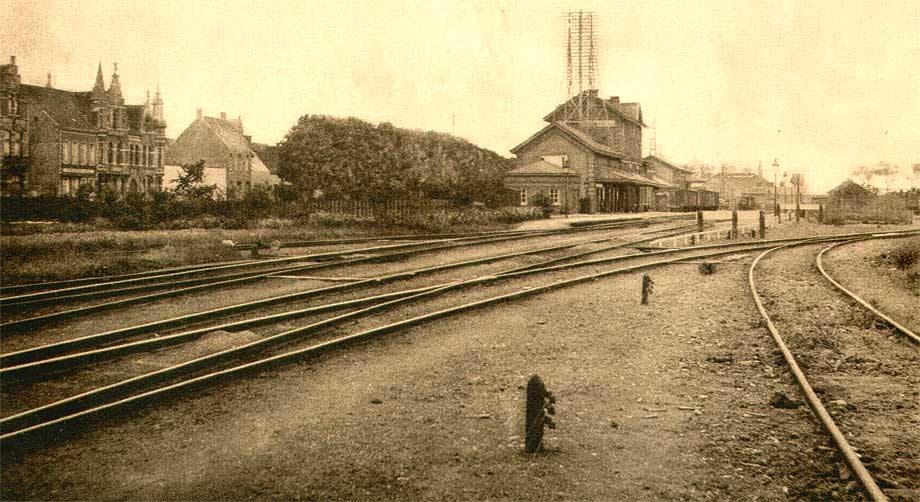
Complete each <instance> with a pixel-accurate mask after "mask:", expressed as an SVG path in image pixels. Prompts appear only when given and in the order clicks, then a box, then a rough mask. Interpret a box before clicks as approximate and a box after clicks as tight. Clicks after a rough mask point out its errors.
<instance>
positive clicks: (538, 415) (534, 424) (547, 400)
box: [524, 375, 556, 453]
mask: <svg viewBox="0 0 920 502" xmlns="http://www.w3.org/2000/svg"><path fill="white" fill-rule="evenodd" d="M555 403H556V397H555V396H553V393H552V392H550V391H548V390H546V386H545V385H543V380H542V379H540V376H539V375H534V376H532V377H530V380H529V381H528V382H527V401H526V406H527V408H526V409H525V416H524V448H525V449H526V450H527V453H537V452H539V451H542V450H543V426H544V425H545V426H548V427H549V428H550V429H555V428H556V423H555V422H553V419H552V418H550V417H549V415H555V414H556V409H555V406H554V404H555Z"/></svg>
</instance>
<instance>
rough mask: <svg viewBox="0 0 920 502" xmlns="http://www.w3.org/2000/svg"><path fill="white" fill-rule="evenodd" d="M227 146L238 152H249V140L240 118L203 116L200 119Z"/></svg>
mask: <svg viewBox="0 0 920 502" xmlns="http://www.w3.org/2000/svg"><path fill="white" fill-rule="evenodd" d="M198 120H201V121H202V122H203V123H204V125H205V126H207V127H208V128H209V129H210V130H211V131H213V132H214V135H215V136H216V137H217V138H218V139H219V140H220V142H221V143H223V144H224V145H225V146H226V147H227V148H229V149H230V150H231V151H233V152H236V153H249V152H250V151H252V150H251V149H250V148H249V141H248V140H247V139H246V137H245V136H243V125H242V123H241V122H240V121H239V120H238V119H231V120H226V119H220V118H217V117H201V118H200V119H198Z"/></svg>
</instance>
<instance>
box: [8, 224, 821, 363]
mask: <svg viewBox="0 0 920 502" xmlns="http://www.w3.org/2000/svg"><path fill="white" fill-rule="evenodd" d="M615 238H616V237H607V238H603V239H595V240H590V241H582V242H578V243H575V244H566V245H559V246H551V247H547V248H538V249H534V250H527V251H521V252H516V253H510V254H503V255H497V256H492V257H486V258H477V259H474V260H467V261H462V262H456V263H451V264H443V265H438V266H434V267H427V268H424V269H418V270H412V271H405V272H399V273H396V274H391V275H389V276H382V277H376V278H369V279H365V280H362V281H358V282H354V283H348V284H340V285H335V286H328V287H325V288H319V289H314V290H309V291H305V292H300V293H291V294H287V295H281V296H278V297H273V298H267V299H262V300H256V301H254V302H248V303H243V304H237V305H233V306H230V307H222V308H218V309H212V310H209V311H204V312H200V313H195V314H187V315H184V316H179V317H175V318H172V319H166V320H162V321H156V322H152V323H146V324H142V325H139V326H132V327H127V328H120V329H116V330H113V331H108V332H104V333H99V334H95V335H87V336H84V337H79V338H75V339H70V340H64V341H61V342H56V343H52V344H48V345H42V346H38V347H33V348H28V349H23V350H21V351H18V352H13V353H7V354H0V364H2V365H3V366H10V365H21V364H25V363H29V362H34V361H38V360H40V359H43V358H48V357H52V356H56V355H59V354H63V353H65V352H67V351H68V350H72V349H75V348H80V347H85V346H92V345H94V344H99V343H101V342H106V341H109V340H114V339H118V338H123V337H127V336H131V335H137V334H141V333H144V332H152V331H154V330H156V329H167V328H175V327H177V326H182V325H187V324H190V323H192V322H197V321H201V320H207V319H210V318H215V317H220V316H222V315H228V314H231V313H237V312H244V311H247V310H251V309H254V308H257V307H263V306H267V305H272V304H275V303H282V302H286V301H291V300H295V299H305V298H308V297H313V296H320V295H323V294H328V293H333V292H339V291H344V290H346V289H351V288H354V287H359V286H365V285H373V284H382V283H386V282H391V281H394V280H400V279H406V278H411V277H415V276H419V275H423V274H427V273H433V272H438V271H443V270H447V269H451V268H459V267H463V266H468V265H475V264H480V263H487V262H491V261H500V260H503V259H507V258H513V257H517V256H524V255H528V254H538V253H542V252H548V251H554V250H559V249H565V248H569V247H575V246H577V245H583V244H595V243H599V242H604V241H609V240H613V239H615ZM655 238H657V237H655ZM831 239H832V240H834V239H836V238H835V237H831ZM646 240H648V239H642V240H638V241H631V242H627V243H619V244H614V245H612V246H605V247H603V248H600V249H596V250H591V251H587V252H583V253H576V254H573V255H568V256H566V257H563V258H561V259H559V258H557V259H549V260H544V261H542V262H540V263H536V264H533V265H532V266H525V267H516V268H512V269H508V270H504V271H502V272H500V273H498V274H495V275H501V276H514V275H522V274H526V273H527V272H528V271H530V270H534V269H535V268H539V269H540V270H541V271H552V270H561V269H566V268H573V267H579V266H589V265H598V264H605V263H612V262H617V261H623V260H629V259H633V258H644V257H647V256H655V255H667V254H673V253H680V252H686V251H693V250H701V249H719V248H726V247H747V246H752V245H758V244H762V243H774V242H776V241H777V240H773V241H745V242H740V243H724V244H711V245H708V246H697V247H692V248H676V249H666V250H658V251H655V252H652V253H636V254H629V255H618V256H613V257H607V258H601V259H597V260H587V261H582V262H577V263H574V264H571V265H561V266H554V267H551V266H550V265H552V264H554V263H558V262H559V261H560V260H570V259H572V258H575V257H582V256H585V255H590V254H596V253H602V252H606V251H610V250H614V249H617V248H623V247H632V246H634V245H635V244H637V243H640V242H643V241H646ZM779 241H781V242H784V241H783V240H779ZM688 259H690V258H688ZM2 371H3V370H2V369H0V373H2Z"/></svg>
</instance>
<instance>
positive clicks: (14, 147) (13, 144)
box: [10, 132, 22, 155]
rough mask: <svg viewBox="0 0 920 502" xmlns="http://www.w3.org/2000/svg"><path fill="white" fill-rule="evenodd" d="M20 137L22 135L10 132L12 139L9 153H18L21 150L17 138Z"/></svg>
mask: <svg viewBox="0 0 920 502" xmlns="http://www.w3.org/2000/svg"><path fill="white" fill-rule="evenodd" d="M21 137H22V135H20V134H19V133H18V132H14V133H12V139H11V140H10V155H19V154H20V152H21V151H22V150H21V149H20V143H19V138H21Z"/></svg>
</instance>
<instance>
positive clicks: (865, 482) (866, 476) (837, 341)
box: [748, 234, 917, 500]
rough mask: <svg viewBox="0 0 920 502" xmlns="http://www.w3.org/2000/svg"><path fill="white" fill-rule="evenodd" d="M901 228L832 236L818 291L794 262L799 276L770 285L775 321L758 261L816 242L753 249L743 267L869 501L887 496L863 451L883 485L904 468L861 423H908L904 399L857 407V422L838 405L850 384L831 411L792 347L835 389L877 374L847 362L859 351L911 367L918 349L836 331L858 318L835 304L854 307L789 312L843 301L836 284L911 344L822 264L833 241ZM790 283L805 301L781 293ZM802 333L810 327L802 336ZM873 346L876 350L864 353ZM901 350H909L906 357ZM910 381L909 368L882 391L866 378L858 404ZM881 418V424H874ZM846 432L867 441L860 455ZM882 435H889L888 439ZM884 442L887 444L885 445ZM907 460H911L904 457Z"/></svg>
mask: <svg viewBox="0 0 920 502" xmlns="http://www.w3.org/2000/svg"><path fill="white" fill-rule="evenodd" d="M904 235H905V234H877V235H873V236H861V237H855V238H851V239H846V240H843V241H840V242H836V243H833V244H831V245H829V246H826V247H824V248H823V249H821V250H820V251H819V252H818V253H817V254H816V255H815V257H814V265H815V268H816V269H817V271H818V272H820V274H821V276H823V278H824V279H825V280H826V281H827V282H826V283H824V284H828V285H831V286H832V287H833V288H835V289H833V290H828V291H821V289H820V286H819V285H818V283H813V282H810V281H807V279H806V278H805V277H803V273H802V272H799V271H798V270H797V269H796V272H789V275H793V274H795V276H796V277H798V278H799V280H798V282H796V281H792V280H789V279H783V280H782V284H783V291H780V290H777V289H776V286H774V287H773V291H771V300H769V301H770V303H769V304H770V305H771V309H772V310H775V311H778V312H779V315H780V316H781V317H779V321H777V319H776V318H775V316H771V315H770V313H768V311H767V307H766V304H767V301H765V300H764V298H763V297H762V296H761V293H760V290H762V289H764V287H763V286H761V287H758V285H757V282H756V280H755V279H756V271H757V266H758V264H760V263H761V262H762V261H763V260H764V259H765V258H766V257H768V256H770V255H771V254H774V253H778V252H780V251H783V250H787V249H790V248H792V247H796V246H802V245H806V244H815V242H814V241H803V242H796V243H787V244H784V245H780V246H776V247H773V248H771V249H768V250H766V251H764V252H763V253H761V254H760V255H758V256H757V258H755V260H754V261H753V262H752V264H751V266H750V268H749V270H748V283H749V288H750V290H751V294H752V296H753V299H754V303H755V305H756V306H757V309H758V311H759V312H760V315H761V316H762V318H763V319H764V322H765V324H766V327H767V329H768V330H769V332H770V334H771V337H772V338H773V340H774V342H775V343H776V345H777V346H778V348H779V349H780V351H781V353H782V356H783V359H784V361H785V362H786V365H787V366H788V367H789V369H790V371H791V373H792V375H793V377H794V379H795V381H796V383H797V385H798V386H799V388H800V389H801V391H802V393H803V395H804V397H805V400H806V401H807V403H808V405H809V407H810V408H811V409H812V411H813V412H814V415H815V416H816V418H817V419H818V421H819V422H820V424H821V426H822V427H823V428H824V429H825V431H827V433H828V434H829V436H830V437H831V440H832V442H833V445H834V447H835V448H836V449H837V450H838V451H839V452H840V455H841V456H842V457H843V459H844V460H845V461H846V464H847V466H848V468H849V469H850V472H852V473H853V474H854V475H855V476H856V478H857V479H858V481H859V484H860V485H861V487H862V489H863V490H864V491H865V493H866V494H867V495H868V496H869V497H870V498H871V499H873V500H888V497H887V495H886V494H885V492H884V491H883V490H882V488H881V487H880V486H879V482H877V480H876V477H875V476H874V475H873V474H872V473H871V472H870V469H869V468H867V466H866V464H865V463H864V461H863V458H864V457H867V454H868V457H867V458H870V459H871V460H873V464H872V465H871V467H872V470H873V472H875V473H878V472H883V473H884V474H885V476H886V479H885V482H886V486H888V487H889V488H893V487H895V486H897V485H896V484H895V483H892V482H891V481H890V479H889V478H891V477H892V476H897V475H898V473H899V472H900V473H903V472H905V468H903V467H899V465H898V461H897V460H894V459H891V458H887V457H886V456H885V455H884V454H883V453H882V452H883V451H884V449H885V447H884V446H882V447H879V448H878V449H877V450H875V451H872V449H871V441H869V440H866V439H863V438H864V437H866V436H868V437H871V434H870V433H868V431H867V430H866V429H873V433H875V428H876V427H884V426H887V425H890V424H891V422H892V421H893V422H895V423H897V424H900V425H899V426H898V425H896V426H895V427H894V429H895V430H897V429H901V428H903V427H908V428H909V427H910V425H909V423H910V419H909V418H908V419H906V420H905V419H904V413H903V412H902V411H901V410H900V409H899V408H901V407H902V404H901V403H897V404H896V406H895V407H894V408H895V409H888V410H886V411H887V413H884V412H882V413H877V412H873V411H861V415H862V416H863V417H865V418H866V420H867V421H869V422H870V423H871V424H872V425H869V426H866V427H860V425H859V423H858V420H853V419H852V418H851V417H849V416H847V411H848V410H849V409H848V408H847V406H848V405H847V404H843V405H842V404H841V403H847V400H843V399H842V398H840V395H841V394H844V393H846V392H849V390H838V391H836V394H837V395H836V396H834V397H837V398H838V399H831V400H829V402H831V403H833V405H834V406H833V407H831V408H830V409H831V411H833V412H834V413H833V414H832V413H831V412H829V411H828V410H829V406H828V404H826V403H825V402H824V401H823V400H822V399H821V398H820V397H819V396H818V392H816V391H815V387H814V385H812V383H811V382H810V381H809V379H808V377H806V374H805V371H804V370H803V369H802V367H801V366H800V364H799V360H798V358H797V357H796V355H794V353H793V349H795V348H796V347H798V350H799V351H800V352H801V353H800V357H804V358H805V361H806V363H808V366H807V367H806V369H807V370H809V373H811V374H812V377H813V378H815V377H817V378H819V379H820V381H821V384H822V388H823V387H825V386H829V387H831V388H832V389H836V388H838V386H839V387H840V388H841V389H851V388H859V387H863V386H865V385H866V384H865V383H861V382H866V381H868V380H873V381H874V379H875V378H876V375H875V373H876V371H877V368H873V369H867V368H861V367H859V364H853V365H850V364H849V363H848V362H847V361H849V360H860V358H862V359H866V358H868V359H867V360H873V359H874V360H879V359H877V358H876V357H875V356H881V357H883V358H884V359H885V360H889V359H891V360H898V359H899V358H903V357H907V358H908V359H907V362H906V363H905V366H903V367H905V368H908V371H910V370H909V368H911V367H913V366H914V365H913V363H911V362H910V361H912V360H913V359H912V358H913V356H914V355H915V354H914V355H911V354H910V352H911V351H914V350H915V346H914V347H905V346H903V344H896V343H895V344H892V345H885V346H882V345H881V342H879V341H878V340H875V341H871V342H867V341H866V340H867V339H869V340H872V339H873V338H876V339H877V338H878V335H877V334H875V333H874V330H872V329H871V328H870V329H869V330H868V331H869V333H868V334H867V335H865V336H862V337H859V338H854V337H853V336H850V335H846V334H838V333H848V332H849V330H850V329H859V327H858V326H859V325H858V318H857V319H856V320H854V319H852V318H848V317H847V316H840V315H835V314H833V312H836V311H840V312H846V313H851V312H852V311H850V309H849V308H846V307H844V308H838V309H835V308H834V307H833V306H827V307H826V308H827V309H830V310H829V312H831V314H828V313H825V312H828V311H827V310H822V311H821V312H822V314H821V315H820V316H808V315H807V314H801V315H794V314H790V311H792V312H799V310H794V309H796V308H798V309H809V308H812V309H818V308H824V306H825V305H827V302H834V301H841V298H840V297H839V294H838V295H836V296H835V295H834V294H833V291H838V292H842V293H844V294H845V295H846V296H847V297H849V298H850V299H852V300H854V301H855V302H856V304H858V305H861V306H862V307H864V308H865V310H866V311H867V312H869V313H871V315H872V316H875V317H877V318H879V319H882V320H884V321H885V322H886V323H887V324H889V325H890V326H892V327H893V328H894V329H895V330H896V331H897V332H899V333H900V334H902V335H903V336H904V337H905V340H910V341H911V342H914V343H916V341H917V339H916V338H915V337H916V335H915V334H914V333H912V332H911V331H910V330H909V329H907V328H905V327H904V326H902V325H900V324H899V323H897V322H896V321H895V320H894V319H891V317H889V316H887V315H885V314H884V313H882V312H880V311H879V310H878V309H877V308H875V307H873V306H872V305H870V304H869V303H868V302H866V301H865V300H863V299H861V298H859V297H858V296H856V295H855V294H853V293H852V292H851V291H848V290H847V289H846V288H844V287H843V286H842V285H841V284H840V283H839V282H838V281H836V280H835V279H834V278H833V277H832V276H831V275H830V274H829V273H828V272H827V270H826V269H825V268H824V265H823V257H824V256H825V255H826V254H827V253H828V252H829V251H830V250H832V249H834V248H836V247H839V246H842V245H847V244H851V243H855V242H861V241H866V240H870V239H882V238H895V237H901V236H904ZM811 273H814V272H811ZM768 289H769V288H768ZM824 289H825V290H827V289H828V288H827V287H826V286H824ZM790 290H792V291H793V292H796V293H797V297H798V298H804V299H806V301H807V303H806V304H805V305H801V304H795V302H794V300H785V299H784V298H783V297H784V296H785V295H786V294H789V291H790ZM819 303H820V304H819ZM805 312H807V310H805ZM777 323H779V324H780V325H781V326H785V331H786V332H787V335H786V336H785V337H784V336H783V335H782V334H781V330H780V328H779V327H777ZM854 323H856V326H857V327H856V328H843V327H841V326H853V324H854ZM805 333H807V335H806V334H805ZM790 337H791V338H792V339H793V340H794V341H793V342H792V345H793V349H791V348H790V344H789V343H788V341H789V339H790ZM823 346H828V347H833V348H834V352H836V353H838V354H836V356H837V357H839V359H837V362H835V363H833V365H832V366H831V367H829V368H827V367H825V366H826V365H827V364H828V363H827V361H823V359H826V358H827V356H826V355H823V354H824V353H823V352H820V354H822V356H821V357H819V356H817V353H816V352H815V351H816V350H819V349H817V348H816V347H823ZM851 347H855V348H851ZM841 351H843V352H848V353H849V355H844V354H840V352H841ZM870 351H871V352H873V353H874V354H872V353H867V352H870ZM905 353H907V355H906V356H905ZM816 358H817V359H816ZM849 366H854V368H853V369H849V368H848V367H849ZM841 368H847V369H841ZM914 369H915V367H914ZM889 374H890V373H889ZM915 380H916V379H915V378H914V379H913V381H912V377H911V376H910V375H906V376H904V375H897V374H895V375H891V378H887V379H886V380H885V386H886V387H887V388H886V390H884V391H881V390H879V387H878V385H877V384H872V385H869V388H868V390H867V392H868V395H865V396H862V399H863V401H861V402H860V405H859V407H858V409H860V410H863V409H869V410H875V409H879V408H880V406H879V405H878V404H872V401H874V400H876V399H877V398H878V397H879V396H877V395H876V393H879V394H886V393H889V394H890V393H892V392H894V393H895V394H896V395H897V396H899V397H895V398H894V401H898V400H902V401H903V400H904V399H905V396H908V395H910V394H909V391H910V389H911V387H914V389H915V388H916V387H915V385H916V381H915ZM822 392H823V393H825V395H826V394H828V391H827V390H822ZM847 397H848V400H849V399H852V398H851V397H849V395H847ZM834 414H836V415H837V417H838V418H837V420H835V416H834ZM839 420H846V423H845V427H844V429H845V430H846V433H845V432H844V431H843V430H841V425H840V424H838V421H839ZM902 422H903V423H902ZM878 424H882V425H881V426H879V425H878ZM892 432H893V431H892ZM848 437H849V438H850V439H851V440H852V439H853V438H857V439H862V440H863V443H864V445H863V448H862V450H861V451H862V454H860V453H857V451H856V449H854V447H853V446H852V445H851V444H850V440H848ZM886 441H888V440H887V439H886ZM888 448H891V447H890V446H889V447H888ZM896 456H897V455H896ZM908 462H910V461H909V460H908ZM914 469H916V468H914ZM906 472H908V474H907V477H908V478H911V477H914V475H915V474H916V472H915V473H914V474H910V469H909V468H907V471H906Z"/></svg>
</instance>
